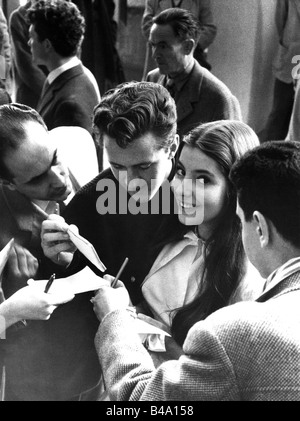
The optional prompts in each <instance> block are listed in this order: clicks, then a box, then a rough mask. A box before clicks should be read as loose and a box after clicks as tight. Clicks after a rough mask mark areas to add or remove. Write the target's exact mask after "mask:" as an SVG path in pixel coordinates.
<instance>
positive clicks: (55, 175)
mask: <svg viewBox="0 0 300 421" xmlns="http://www.w3.org/2000/svg"><path fill="white" fill-rule="evenodd" d="M50 173H51V184H52V186H53V187H63V186H65V184H66V173H65V171H64V170H63V169H61V168H56V167H54V168H51V171H50Z"/></svg>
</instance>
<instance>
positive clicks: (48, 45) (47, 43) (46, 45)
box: [43, 38, 53, 52]
mask: <svg viewBox="0 0 300 421" xmlns="http://www.w3.org/2000/svg"><path fill="white" fill-rule="evenodd" d="M43 44H44V48H45V51H46V52H49V51H51V50H53V47H52V43H51V41H50V40H49V39H48V38H45V39H44V41H43Z"/></svg>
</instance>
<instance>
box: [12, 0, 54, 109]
mask: <svg viewBox="0 0 300 421" xmlns="http://www.w3.org/2000/svg"><path fill="white" fill-rule="evenodd" d="M36 1H37V0H31V1H27V4H26V5H23V6H19V7H18V8H17V9H15V10H14V11H13V12H12V13H11V15H10V19H9V31H10V34H11V42H12V52H13V53H12V56H13V57H12V76H13V88H12V89H13V98H14V101H16V102H19V103H21V104H25V105H28V106H30V107H33V108H36V106H37V103H38V100H39V97H40V95H41V92H42V89H43V85H44V82H45V80H46V75H47V73H48V72H47V70H46V68H45V67H40V66H39V65H37V64H35V63H34V62H33V61H32V56H31V51H30V47H29V45H28V41H29V23H28V22H27V20H26V14H27V10H28V9H29V8H30V7H31V6H32V4H34V3H36Z"/></svg>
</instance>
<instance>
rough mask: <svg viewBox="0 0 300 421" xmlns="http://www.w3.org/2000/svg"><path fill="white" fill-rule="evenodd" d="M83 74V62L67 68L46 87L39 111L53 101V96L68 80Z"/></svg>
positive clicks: (38, 107)
mask: <svg viewBox="0 0 300 421" xmlns="http://www.w3.org/2000/svg"><path fill="white" fill-rule="evenodd" d="M81 74H83V67H82V64H78V65H77V66H75V67H72V68H71V69H69V70H66V71H65V72H63V73H62V74H61V75H59V76H58V77H57V78H56V79H55V80H54V82H53V83H51V85H49V86H48V87H47V88H46V89H45V93H44V95H43V96H41V98H40V101H39V104H38V106H37V111H38V112H39V113H42V112H43V111H44V109H45V108H46V107H47V106H48V104H49V103H51V102H52V101H53V98H54V97H55V95H56V92H59V91H60V90H61V89H62V88H63V86H64V85H65V84H66V82H67V81H68V80H70V79H73V78H74V77H77V76H79V75H81Z"/></svg>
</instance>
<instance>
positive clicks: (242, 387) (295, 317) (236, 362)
mask: <svg viewBox="0 0 300 421" xmlns="http://www.w3.org/2000/svg"><path fill="white" fill-rule="evenodd" d="M299 300H300V272H296V273H295V274H293V275H291V276H290V277H288V278H286V279H284V280H283V281H281V283H280V284H278V285H277V286H276V287H274V288H273V289H272V290H270V291H269V292H268V294H265V295H263V296H262V297H261V299H258V300H257V301H254V302H242V303H238V304H234V305H232V306H228V307H225V308H223V309H221V310H219V311H217V312H215V313H213V314H212V315H211V316H209V317H208V318H207V319H206V320H204V321H201V322H198V323H196V324H195V325H194V326H193V327H192V328H191V329H190V331H189V333H188V336H187V338H186V341H185V343H184V346H183V349H184V355H183V356H181V357H180V359H179V360H176V361H167V362H165V363H163V364H162V365H161V366H160V367H159V368H158V369H157V370H156V371H154V366H153V363H152V359H151V358H150V356H149V354H148V353H147V352H146V350H145V349H144V347H143V346H142V345H141V343H140V340H139V337H138V335H136V334H135V333H134V319H133V318H132V317H131V316H130V315H129V313H128V312H127V311H126V310H118V311H115V312H111V313H110V314H108V315H107V316H106V317H105V318H104V320H103V321H102V323H101V325H100V328H99V330H98V332H97V335H96V338H95V343H96V348H97V351H98V355H99V358H100V361H101V365H102V368H103V373H104V377H105V383H106V386H107V389H108V391H109V392H110V393H111V399H112V400H156V401H160V400H162V401H172V400H180V401H191V400H197V401H208V400H215V401H259V400H266V401H271V400H297V401H298V400H300V330H299V326H300V312H299Z"/></svg>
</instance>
